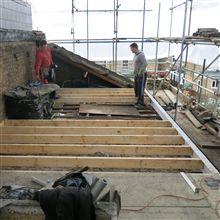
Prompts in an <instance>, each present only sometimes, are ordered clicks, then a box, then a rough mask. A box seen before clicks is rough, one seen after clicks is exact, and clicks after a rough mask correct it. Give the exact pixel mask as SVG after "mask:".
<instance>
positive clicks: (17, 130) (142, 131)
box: [2, 126, 177, 135]
mask: <svg viewBox="0 0 220 220" xmlns="http://www.w3.org/2000/svg"><path fill="white" fill-rule="evenodd" d="M2 134H57V135H61V134H89V135H91V134H100V135H103V134H106V135H134V134H136V135H176V134H177V131H176V129H175V128H171V127H168V128H166V127H162V128H161V127H159V128H158V127H146V128H145V127H134V128H132V127H51V126H38V127H33V126H4V127H3V128H2Z"/></svg>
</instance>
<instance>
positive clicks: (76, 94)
mask: <svg viewBox="0 0 220 220" xmlns="http://www.w3.org/2000/svg"><path fill="white" fill-rule="evenodd" d="M59 95H60V96H61V97H65V98H75V97H79V96H80V97H88V95H89V96H92V97H111V98H112V97H119V96H120V97H123V98H129V97H130V98H131V97H134V93H130V92H129V93H127V92H126V93H117V92H115V93H113V92H109V93H107V92H105V93H99V92H95V93H94V92H91V93H81V92H79V93H59Z"/></svg>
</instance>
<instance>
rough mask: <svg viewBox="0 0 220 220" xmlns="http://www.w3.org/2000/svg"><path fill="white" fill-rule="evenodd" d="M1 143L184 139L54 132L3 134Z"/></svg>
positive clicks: (167, 141) (163, 141)
mask: <svg viewBox="0 0 220 220" xmlns="http://www.w3.org/2000/svg"><path fill="white" fill-rule="evenodd" d="M1 143H7V144H13V143H18V144H22V143H23V144H28V143H35V144H38V143H44V144H49V143H63V144H164V145H168V144H173V145H181V144H184V143H185V141H184V139H183V138H182V137H181V136H180V135H129V136H128V135H64V134H62V135H59V136H57V135H54V134H35V135H34V134H22V135H21V134H3V135H2V136H1Z"/></svg>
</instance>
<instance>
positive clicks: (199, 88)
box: [197, 80, 201, 93]
mask: <svg viewBox="0 0 220 220" xmlns="http://www.w3.org/2000/svg"><path fill="white" fill-rule="evenodd" d="M197 84H198V85H200V86H201V80H198V81H197ZM200 92H201V87H199V86H198V93H200Z"/></svg>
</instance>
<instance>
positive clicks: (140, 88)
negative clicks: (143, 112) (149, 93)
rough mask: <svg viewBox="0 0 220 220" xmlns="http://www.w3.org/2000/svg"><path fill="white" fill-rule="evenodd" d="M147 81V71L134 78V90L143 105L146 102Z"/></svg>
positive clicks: (138, 100)
mask: <svg viewBox="0 0 220 220" xmlns="http://www.w3.org/2000/svg"><path fill="white" fill-rule="evenodd" d="M146 81H147V73H144V74H143V75H140V76H137V75H136V76H135V78H134V92H135V96H136V97H137V102H138V103H139V104H141V105H143V104H144V89H145V84H146Z"/></svg>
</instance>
